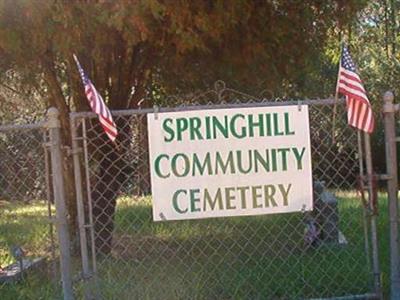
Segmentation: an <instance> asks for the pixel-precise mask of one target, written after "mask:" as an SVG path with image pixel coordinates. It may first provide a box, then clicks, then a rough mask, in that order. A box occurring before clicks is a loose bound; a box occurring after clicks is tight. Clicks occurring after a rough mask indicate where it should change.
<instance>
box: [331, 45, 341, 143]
mask: <svg viewBox="0 0 400 300" xmlns="http://www.w3.org/2000/svg"><path fill="white" fill-rule="evenodd" d="M340 49H342V47H341V48H340ZM341 60H342V50H340V55H339V66H338V74H337V78H336V91H335V102H334V104H333V116H332V144H334V143H335V127H336V111H337V103H338V102H339V88H338V84H339V74H340V63H341Z"/></svg>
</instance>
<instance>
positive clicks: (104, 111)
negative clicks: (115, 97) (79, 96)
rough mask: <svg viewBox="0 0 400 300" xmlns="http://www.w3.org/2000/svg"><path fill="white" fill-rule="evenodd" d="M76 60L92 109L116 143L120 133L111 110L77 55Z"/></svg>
mask: <svg viewBox="0 0 400 300" xmlns="http://www.w3.org/2000/svg"><path fill="white" fill-rule="evenodd" d="M74 59H75V62H76V65H77V66H78V71H79V75H80V76H81V78H82V82H83V85H84V87H85V94H86V97H87V99H88V101H89V105H90V108H91V109H92V111H93V112H94V113H96V114H97V115H98V117H99V120H100V124H101V126H102V127H103V129H104V131H105V132H106V134H107V136H108V137H109V138H110V140H111V141H113V142H114V141H115V138H116V137H117V135H118V131H117V126H116V125H115V123H114V121H113V118H112V116H111V113H110V110H109V109H108V107H107V106H106V104H105V103H104V100H103V98H102V97H101V95H100V94H99V92H98V91H97V90H96V88H95V87H94V85H93V83H92V82H91V81H90V79H89V78H88V77H87V75H86V74H85V71H83V69H82V67H81V64H80V63H79V61H78V58H77V57H76V56H75V54H74Z"/></svg>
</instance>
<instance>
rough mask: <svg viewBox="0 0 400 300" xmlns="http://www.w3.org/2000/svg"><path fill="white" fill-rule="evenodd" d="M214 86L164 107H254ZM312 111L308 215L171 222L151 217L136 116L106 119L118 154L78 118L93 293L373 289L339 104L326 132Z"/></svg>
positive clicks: (353, 147)
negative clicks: (93, 270) (311, 204)
mask: <svg viewBox="0 0 400 300" xmlns="http://www.w3.org/2000/svg"><path fill="white" fill-rule="evenodd" d="M224 88H225V87H222V88H221V89H220V90H218V88H217V87H216V89H215V91H213V92H210V93H205V94H201V95H197V96H195V97H192V98H191V101H185V99H180V98H178V97H176V98H174V99H175V101H172V100H171V101H169V103H170V104H171V105H176V106H183V107H184V106H185V105H188V104H190V105H193V103H196V104H200V105H203V107H204V108H205V109H206V108H210V106H207V105H208V104H216V103H217V104H221V103H226V102H228V101H229V102H230V103H232V100H231V99H232V95H233V96H234V97H233V99H236V100H235V101H236V102H237V103H249V102H255V101H256V99H255V98H252V97H251V96H249V95H246V94H241V93H237V92H235V93H233V92H234V91H233V90H227V89H224ZM222 92H224V93H222ZM229 93H230V94H229ZM210 98H213V99H217V100H213V101H210ZM171 99H172V98H171ZM193 99H195V100H193ZM265 101H266V100H263V102H265ZM284 104H285V102H282V105H284ZM320 104H321V103H319V101H316V102H315V105H313V104H312V105H310V108H309V111H310V112H309V114H310V132H311V145H312V167H313V181H314V205H315V209H314V211H313V212H311V213H289V214H281V215H267V216H252V217H233V218H218V219H204V220H190V221H178V222H177V221H169V222H161V223H155V222H153V221H152V212H151V195H150V175H149V158H148V140H147V126H146V125H147V124H146V114H145V113H143V112H140V110H139V111H136V113H132V114H126V113H117V114H115V115H114V118H115V121H116V123H117V125H118V128H119V134H120V135H122V138H121V139H120V140H121V141H122V142H121V143H120V144H119V146H118V147H114V146H113V145H112V144H111V143H109V142H108V141H107V140H106V137H105V135H104V134H103V133H102V128H101V126H100V124H99V122H98V121H97V119H96V118H94V117H84V118H81V119H79V122H77V123H78V125H77V126H78V128H79V132H81V133H82V134H83V137H84V139H85V141H86V144H84V154H85V155H82V156H81V159H82V164H85V166H86V168H87V171H88V176H89V186H88V192H87V195H86V196H87V197H88V199H90V200H91V201H92V203H91V204H92V206H93V210H92V211H89V210H88V206H87V205H86V213H87V214H90V213H92V214H93V216H92V217H93V232H92V233H93V234H94V241H92V242H93V245H95V249H92V253H94V254H95V256H96V259H97V263H96V266H95V267H96V274H95V277H96V281H95V282H96V285H95V290H96V294H97V296H99V297H100V298H102V299H304V298H323V297H333V296H349V295H360V294H366V293H369V292H372V290H373V282H372V280H373V277H372V272H371V268H370V258H369V255H370V254H369V244H368V237H367V236H366V235H365V232H366V231H365V230H366V228H364V226H365V224H366V223H364V221H365V219H364V211H363V205H362V203H361V201H360V200H359V199H358V197H357V195H356V193H355V190H356V178H357V175H358V173H359V167H358V157H357V134H356V131H355V130H353V129H351V128H349V127H348V126H347V124H346V119H345V110H344V107H343V105H339V107H338V114H337V122H336V123H337V124H336V126H335V129H334V132H333V131H332V126H333V124H332V106H331V105H320ZM264 105H265V104H264ZM332 134H334V135H335V139H334V141H333V139H332ZM326 199H328V200H326ZM335 199H337V201H336V200H335ZM86 204H87V203H86ZM87 219H88V220H89V219H90V218H89V217H87ZM366 239H367V240H366ZM92 267H94V266H92Z"/></svg>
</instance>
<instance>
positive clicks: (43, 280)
mask: <svg viewBox="0 0 400 300" xmlns="http://www.w3.org/2000/svg"><path fill="white" fill-rule="evenodd" d="M336 195H337V196H338V197H339V198H340V200H339V215H340V219H339V228H340V230H341V231H342V232H343V234H344V235H345V237H346V239H347V240H348V245H345V246H341V245H321V246H318V247H316V248H308V247H306V246H305V245H304V243H303V235H304V222H303V220H304V215H302V214H301V213H296V214H280V215H267V216H253V217H233V218H216V219H204V220H192V221H172V222H157V223H155V222H153V221H152V218H151V200H150V198H148V197H147V198H128V197H124V198H120V199H119V200H118V207H117V213H116V217H115V224H116V227H115V232H114V248H113V252H112V255H110V256H107V257H105V258H101V259H100V258H99V259H98V274H99V276H98V278H97V282H95V281H93V282H92V283H91V284H92V291H93V293H95V294H98V295H100V296H101V297H102V298H103V299H301V298H312V297H329V296H343V295H349V294H363V293H367V292H370V291H372V287H373V282H372V274H371V270H370V267H369V265H368V259H369V258H368V257H367V256H366V255H365V250H364V249H365V248H364V247H365V244H364V231H363V211H362V206H361V204H360V200H359V198H357V197H355V195H354V194H353V193H345V192H341V193H336ZM379 203H380V204H379V211H380V216H379V218H378V235H379V237H380V258H381V259H380V261H381V266H382V279H383V286H384V289H385V292H387V290H388V277H389V275H388V272H389V270H388V245H389V241H388V217H387V205H386V199H384V198H383V197H380V201H379ZM3 205H4V204H3ZM5 205H6V207H8V208H7V209H5V210H4V209H2V213H1V214H2V215H1V216H2V217H1V218H0V243H1V249H0V251H1V252H0V258H1V262H2V263H3V260H7V261H8V262H10V261H11V258H10V255H9V253H8V250H7V249H8V247H9V245H12V244H14V243H20V244H23V245H34V246H32V247H33V248H34V249H40V248H41V246H42V243H41V242H40V240H42V241H43V239H41V237H42V233H43V230H44V228H43V227H42V225H43V224H45V223H42V222H41V221H39V220H42V219H44V221H45V218H46V217H45V216H46V214H47V211H46V210H45V209H46V208H45V207H43V206H40V205H39V204H38V205H33V206H32V205H29V206H24V205H20V204H15V203H13V204H11V203H6V204H5ZM34 207H35V208H34ZM33 220H35V222H34V221H33ZM36 221H37V223H36ZM34 223H35V224H38V225H37V227H36V226H33V224H34ZM39 224H42V225H39ZM46 228H47V227H46ZM5 246H7V247H5ZM44 250H45V249H44ZM0 289H2V290H0V294H1V295H2V296H1V299H54V298H56V297H57V296H56V295H59V294H57V293H58V291H57V289H56V288H55V287H54V285H53V284H52V281H51V280H50V279H49V278H48V276H47V277H46V276H43V275H41V274H38V275H34V276H29V277H28V279H27V280H25V281H23V282H21V283H18V284H15V285H12V286H6V287H4V286H3V287H0ZM76 289H77V295H78V298H81V297H82V293H83V288H82V285H81V284H80V285H78V286H77V287H76ZM3 295H5V298H4V297H3Z"/></svg>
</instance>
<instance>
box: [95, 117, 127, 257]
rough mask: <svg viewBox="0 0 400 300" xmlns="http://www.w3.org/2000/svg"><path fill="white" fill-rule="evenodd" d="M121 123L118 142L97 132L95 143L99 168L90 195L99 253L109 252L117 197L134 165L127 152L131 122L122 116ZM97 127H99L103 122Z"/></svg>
mask: <svg viewBox="0 0 400 300" xmlns="http://www.w3.org/2000/svg"><path fill="white" fill-rule="evenodd" d="M115 122H116V124H117V126H118V137H117V140H116V142H117V145H118V146H117V145H116V144H114V143H112V142H111V141H110V140H109V139H108V137H107V136H106V134H105V133H104V132H96V133H94V134H95V135H97V137H96V138H95V145H96V146H95V147H96V149H93V151H92V153H94V151H95V152H97V153H99V155H98V156H97V157H96V162H97V163H98V164H97V170H96V171H95V174H94V183H93V185H92V191H91V198H92V203H93V211H92V212H93V222H94V235H95V247H96V254H100V255H107V254H109V253H110V252H111V249H112V234H113V230H114V216H115V208H116V203H117V198H118V196H119V193H120V191H121V188H122V187H123V185H124V184H125V182H126V180H127V178H128V176H130V175H131V173H132V170H131V167H130V166H129V165H128V164H127V163H126V162H125V159H124V156H125V154H126V153H127V151H128V149H129V143H130V140H131V130H130V124H129V121H127V119H125V118H124V117H121V118H119V119H116V120H115ZM96 128H99V129H100V126H97V127H96Z"/></svg>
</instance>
